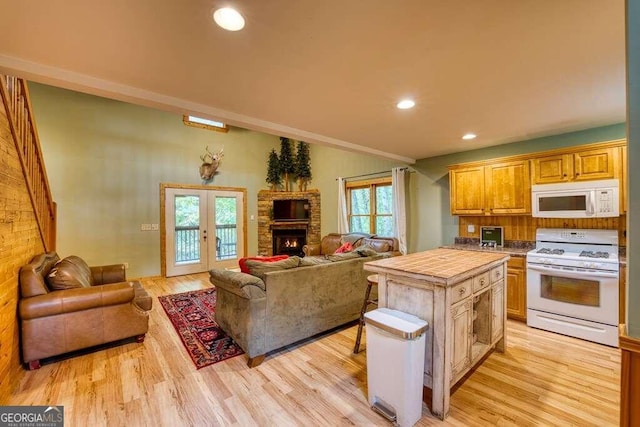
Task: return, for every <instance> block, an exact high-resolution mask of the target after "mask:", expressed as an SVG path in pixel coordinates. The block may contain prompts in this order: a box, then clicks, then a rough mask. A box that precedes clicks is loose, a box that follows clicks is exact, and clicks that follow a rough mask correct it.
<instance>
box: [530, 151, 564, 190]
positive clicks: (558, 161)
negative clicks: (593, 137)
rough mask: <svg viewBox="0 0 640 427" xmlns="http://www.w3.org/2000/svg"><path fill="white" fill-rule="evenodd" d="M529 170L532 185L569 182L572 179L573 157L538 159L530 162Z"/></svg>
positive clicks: (562, 156) (561, 156)
mask: <svg viewBox="0 0 640 427" xmlns="http://www.w3.org/2000/svg"><path fill="white" fill-rule="evenodd" d="M531 169H532V175H531V183H532V184H551V183H554V182H565V181H570V180H571V179H572V177H573V157H572V156H571V155H570V154H557V155H555V156H546V157H539V158H537V159H533V160H531Z"/></svg>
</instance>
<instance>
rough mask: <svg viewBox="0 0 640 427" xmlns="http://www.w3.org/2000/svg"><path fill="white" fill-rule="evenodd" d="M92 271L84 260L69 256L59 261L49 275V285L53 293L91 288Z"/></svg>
mask: <svg viewBox="0 0 640 427" xmlns="http://www.w3.org/2000/svg"><path fill="white" fill-rule="evenodd" d="M91 283H92V276H91V269H90V268H89V266H88V265H87V263H86V262H84V260H83V259H82V258H79V257H77V256H74V255H72V256H68V257H66V258H64V259H62V260H60V261H58V262H57V263H56V264H55V265H54V266H53V268H52V269H51V271H49V274H48V275H47V285H48V286H49V289H50V290H52V291H60V290H64V289H73V288H88V287H90V286H91Z"/></svg>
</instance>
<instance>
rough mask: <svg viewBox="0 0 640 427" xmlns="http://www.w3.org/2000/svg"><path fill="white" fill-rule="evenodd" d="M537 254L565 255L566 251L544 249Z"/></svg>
mask: <svg viewBox="0 0 640 427" xmlns="http://www.w3.org/2000/svg"><path fill="white" fill-rule="evenodd" d="M536 253H537V254H549V255H562V254H563V253H564V249H549V248H542V249H538V251H537V252H536Z"/></svg>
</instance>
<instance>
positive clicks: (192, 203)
mask: <svg viewBox="0 0 640 427" xmlns="http://www.w3.org/2000/svg"><path fill="white" fill-rule="evenodd" d="M244 204H245V191H235V190H226V189H215V188H213V189H204V188H193V189H191V188H169V187H166V188H164V213H165V215H164V217H165V227H164V232H165V239H164V241H165V251H164V252H165V257H164V258H165V272H166V276H167V277H171V276H180V275H184V274H192V273H200V272H203V271H207V270H210V269H211V268H214V267H216V268H224V267H237V265H238V259H239V258H241V257H243V256H244V252H245V247H244V246H245V243H244V242H245V218H244V212H245V206H244Z"/></svg>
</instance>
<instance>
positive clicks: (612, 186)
mask: <svg viewBox="0 0 640 427" xmlns="http://www.w3.org/2000/svg"><path fill="white" fill-rule="evenodd" d="M531 207H532V216H533V217H537V218H605V217H616V216H619V215H620V192H619V184H618V180H617V179H603V180H599V181H580V182H563V183H560V184H540V185H532V186H531Z"/></svg>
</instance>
